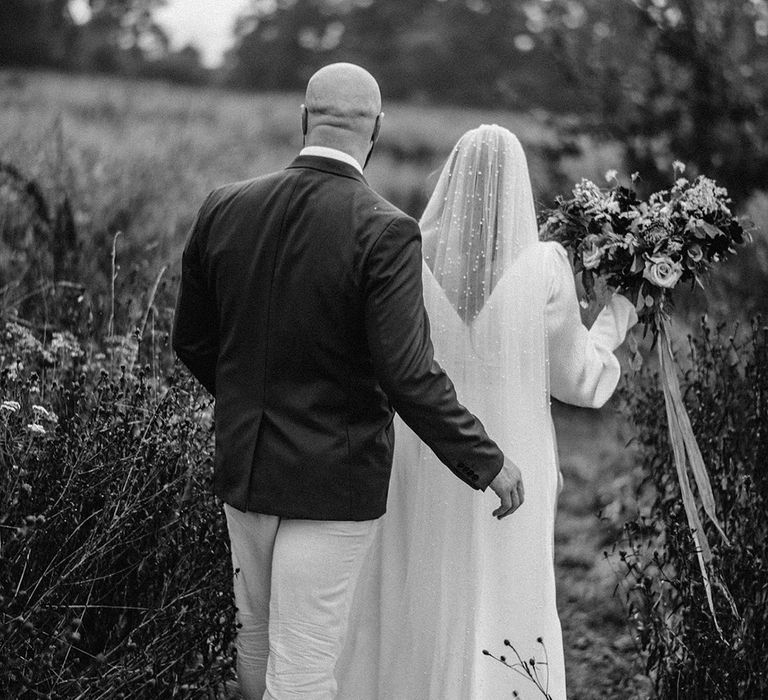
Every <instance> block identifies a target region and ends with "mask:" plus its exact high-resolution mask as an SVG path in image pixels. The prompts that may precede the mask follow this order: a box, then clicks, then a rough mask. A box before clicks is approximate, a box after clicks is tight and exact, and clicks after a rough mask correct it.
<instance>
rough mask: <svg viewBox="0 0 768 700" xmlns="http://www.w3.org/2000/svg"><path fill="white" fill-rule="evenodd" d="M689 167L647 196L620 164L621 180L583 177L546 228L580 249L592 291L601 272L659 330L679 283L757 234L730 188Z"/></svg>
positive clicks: (576, 253) (694, 279) (692, 280)
mask: <svg viewBox="0 0 768 700" xmlns="http://www.w3.org/2000/svg"><path fill="white" fill-rule="evenodd" d="M684 170H685V166H684V165H683V164H682V163H679V162H676V163H675V175H676V176H679V177H677V179H676V181H675V183H674V185H673V187H672V188H671V189H670V190H664V191H661V192H656V193H654V194H652V195H651V196H650V197H649V198H648V199H647V200H641V199H639V198H638V196H637V194H636V192H635V190H634V189H632V187H631V186H630V187H624V186H621V185H620V184H619V183H618V181H617V179H616V173H615V171H609V172H608V173H607V174H606V178H607V179H608V180H609V182H610V181H613V183H614V185H613V186H612V187H609V188H600V187H598V186H597V185H596V184H595V183H593V182H591V181H590V180H582V181H581V182H580V183H579V184H577V185H576V187H575V188H574V190H573V196H572V197H571V198H569V199H566V198H563V197H559V198H558V199H557V206H556V207H555V208H554V209H553V210H551V211H550V212H548V214H547V217H546V219H545V221H544V224H543V227H542V238H544V239H545V240H555V241H558V242H559V243H561V244H562V245H563V246H564V247H565V248H566V249H567V250H568V251H569V252H571V253H572V255H573V260H574V270H575V271H576V273H577V274H580V275H581V280H582V283H583V285H584V289H585V292H586V294H587V296H588V297H591V296H592V293H593V289H594V281H595V279H596V278H601V279H602V280H603V281H604V282H605V283H606V284H607V285H608V286H609V287H611V288H613V289H616V290H618V291H620V292H622V293H623V294H625V295H626V296H627V297H628V298H629V299H631V300H632V302H633V303H634V304H635V308H636V309H637V312H638V316H639V317H640V319H641V321H643V322H644V323H645V325H646V328H648V327H650V328H651V330H652V331H653V333H654V336H656V335H658V333H659V330H660V328H661V324H662V321H663V319H665V318H667V317H668V315H669V310H670V309H671V307H672V302H673V294H674V290H675V289H676V288H677V287H678V286H679V285H681V284H685V283H689V284H691V285H693V284H700V285H702V277H703V276H704V275H705V273H706V272H707V271H708V270H709V269H710V268H711V267H712V265H713V264H714V263H718V262H721V261H722V260H725V259H726V258H727V257H728V256H729V255H731V254H733V253H735V252H736V246H738V245H740V244H742V243H744V242H745V241H746V240H747V239H748V237H749V234H748V233H747V231H746V230H745V225H744V223H742V221H741V220H740V219H739V218H737V217H736V216H734V215H733V214H732V213H731V209H730V206H731V201H730V199H729V198H728V192H727V191H726V190H725V188H723V187H718V186H717V184H716V183H715V182H714V181H713V180H711V179H709V178H707V177H704V176H699V177H697V178H696V179H695V180H693V181H689V180H687V179H686V178H684V177H682V173H683V171H684ZM636 177H637V176H636V175H635V176H633V177H632V184H634V182H635V180H636ZM702 286H703V285H702Z"/></svg>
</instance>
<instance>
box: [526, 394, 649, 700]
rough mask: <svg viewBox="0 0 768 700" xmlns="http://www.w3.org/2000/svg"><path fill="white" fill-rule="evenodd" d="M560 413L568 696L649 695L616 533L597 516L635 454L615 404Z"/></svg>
mask: <svg viewBox="0 0 768 700" xmlns="http://www.w3.org/2000/svg"><path fill="white" fill-rule="evenodd" d="M554 415H555V424H556V427H557V434H558V445H559V452H560V463H561V469H562V471H563V477H564V487H563V492H562V493H561V495H560V502H559V508H558V517H557V523H556V528H555V549H556V555H555V558H556V567H557V569H556V570H557V585H558V608H559V610H560V619H561V621H562V626H563V641H564V645H565V660H566V672H567V683H568V699H569V700H598V699H600V700H605V699H607V698H616V699H617V700H618V699H619V698H620V699H621V700H640V699H641V698H643V699H644V698H648V697H649V696H650V695H651V687H650V685H649V683H648V681H647V679H646V678H645V677H644V676H643V675H642V670H643V669H642V662H641V661H640V657H639V654H638V650H637V648H636V646H635V643H634V641H633V639H632V636H631V633H630V628H629V627H628V625H627V623H626V621H625V620H626V616H625V609H624V606H623V603H622V600H621V598H620V595H621V594H620V592H616V586H617V583H618V582H619V580H620V577H619V575H618V573H617V562H616V559H617V558H615V557H614V558H612V559H611V560H606V558H605V556H604V554H603V552H605V551H606V550H608V551H610V550H611V547H612V545H613V542H614V541H615V539H616V531H615V529H614V528H613V527H611V526H610V525H608V524H607V523H605V522H601V520H600V518H599V517H598V514H599V513H600V511H601V510H603V509H605V508H610V507H611V503H612V502H613V501H614V500H615V496H616V493H617V491H618V489H619V488H620V484H621V481H622V476H623V475H624V474H626V473H627V472H628V471H629V470H630V469H631V466H632V465H631V456H630V455H629V453H628V452H627V451H626V450H625V449H624V439H622V437H621V436H620V434H619V432H620V431H619V430H618V429H617V426H616V421H615V412H614V411H613V410H612V409H610V408H608V409H604V410H603V411H601V412H597V411H589V410H582V409H573V408H570V407H566V406H562V405H557V406H555V407H554ZM531 697H535V696H531ZM525 700H528V696H527V695H526V696H525ZM555 700H556V699H555Z"/></svg>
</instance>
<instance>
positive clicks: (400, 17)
mask: <svg viewBox="0 0 768 700" xmlns="http://www.w3.org/2000/svg"><path fill="white" fill-rule="evenodd" d="M163 2H164V0H90V19H89V20H88V21H87V22H86V23H81V24H78V23H76V22H75V21H74V18H73V17H72V15H71V12H70V4H69V1H68V0H3V2H2V3H0V65H44V66H54V67H60V68H67V69H75V70H94V71H106V72H115V73H124V74H129V75H140V76H150V77H161V78H166V79H171V80H179V81H185V82H197V83H206V82H215V83H218V84H221V85H226V86H230V87H233V88H238V89H252V90H299V89H301V88H302V87H303V86H304V85H305V83H306V80H307V78H308V77H309V76H310V75H311V74H312V73H313V72H314V71H315V70H316V69H317V68H318V67H319V66H321V65H324V64H326V63H329V62H332V61H337V60H347V61H353V62H357V63H360V64H362V65H364V66H366V67H368V68H369V69H370V70H371V72H373V73H374V74H375V75H376V76H377V78H379V80H380V82H381V85H382V90H383V92H384V94H385V95H386V96H387V97H388V98H398V99H407V100H412V101H424V102H432V103H435V102H436V103H444V104H457V105H474V106H482V107H489V106H490V107H498V108H499V109H513V110H532V109H540V110H543V111H542V114H543V113H547V114H554V115H557V116H558V117H559V118H560V124H561V125H562V124H565V125H566V126H567V124H568V123H570V122H569V118H570V117H571V116H573V115H575V116H576V117H578V119H576V120H574V122H573V123H574V126H575V128H576V129H578V130H580V131H583V130H584V129H589V130H592V131H595V132H598V133H600V134H601V135H604V136H606V137H608V138H614V139H618V140H621V142H622V143H624V144H625V145H626V148H627V158H628V166H629V167H631V168H633V169H637V170H639V171H641V172H642V173H643V176H644V177H645V178H646V181H647V183H648V186H657V184H658V183H660V182H662V181H663V182H666V181H668V179H669V166H670V163H671V160H673V159H680V160H683V161H685V162H687V163H689V165H690V166H691V171H692V172H694V173H695V172H697V171H700V172H707V173H708V174H709V175H712V176H714V177H716V178H718V179H720V180H722V181H723V182H724V183H726V184H727V185H728V187H729V189H730V190H731V191H732V192H733V194H734V196H735V197H736V198H737V199H741V198H744V197H746V196H747V195H748V194H749V193H750V192H752V191H753V190H754V189H756V188H759V187H762V188H765V187H766V183H767V182H768V119H766V108H768V1H767V0H727V1H726V0H616V1H615V2H611V3H606V2H604V1H603V0H252V3H251V6H250V8H249V10H248V11H247V12H245V13H244V14H243V15H242V16H241V17H240V18H239V20H238V21H237V23H236V27H235V29H234V37H233V38H234V47H233V49H232V50H231V51H230V53H229V54H228V56H227V59H226V61H225V64H224V66H223V67H222V68H221V69H218V70H215V71H210V70H206V69H205V68H203V67H202V66H201V65H200V60H199V54H198V53H197V51H196V50H195V49H194V48H193V47H186V48H185V49H183V50H182V51H176V52H173V51H171V49H170V48H169V47H170V44H169V41H168V38H167V36H166V35H165V33H164V32H163V31H162V29H161V28H160V27H158V26H157V24H156V23H155V22H154V21H153V12H154V10H155V9H156V8H157V7H158V6H160V5H161V4H163Z"/></svg>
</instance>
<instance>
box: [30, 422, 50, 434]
mask: <svg viewBox="0 0 768 700" xmlns="http://www.w3.org/2000/svg"><path fill="white" fill-rule="evenodd" d="M27 430H29V432H30V433H33V434H34V435H45V434H46V432H47V431H46V430H45V428H44V427H43V426H42V425H40V423H28V424H27Z"/></svg>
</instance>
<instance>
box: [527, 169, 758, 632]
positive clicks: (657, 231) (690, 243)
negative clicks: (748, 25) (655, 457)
mask: <svg viewBox="0 0 768 700" xmlns="http://www.w3.org/2000/svg"><path fill="white" fill-rule="evenodd" d="M684 171H685V166H684V165H683V164H682V163H680V162H676V163H675V164H674V173H675V177H676V180H675V183H674V185H673V186H672V188H671V189H669V190H664V191H660V192H655V193H654V194H652V195H651V196H650V197H648V199H647V200H642V199H640V198H638V196H637V194H636V192H635V191H634V189H633V188H632V187H631V186H630V187H623V186H621V185H620V184H619V182H618V180H617V178H616V172H615V171H609V172H608V173H606V179H607V180H608V182H609V183H610V182H613V183H614V184H613V185H612V186H611V187H608V188H600V187H598V186H597V185H596V184H595V183H593V182H591V181H590V180H582V181H581V182H580V183H579V184H577V185H576V187H575V188H574V190H573V196H572V197H571V198H570V199H566V198H562V197H560V198H558V199H557V201H556V207H555V208H554V209H553V210H551V211H550V212H548V213H547V215H546V219H545V221H544V223H543V226H542V232H541V233H542V236H541V237H542V238H543V239H545V240H554V241H558V242H559V243H561V244H562V245H563V246H564V247H565V248H566V249H567V250H568V251H569V252H570V253H571V254H572V256H573V260H574V270H575V272H576V274H579V275H581V280H582V283H583V286H584V290H585V292H586V294H587V297H588V298H594V286H595V280H597V279H599V280H601V281H602V282H603V283H605V285H607V286H608V287H609V288H613V289H615V290H617V291H620V292H621V293H623V294H624V295H625V296H627V297H628V298H629V299H630V300H631V301H632V302H633V303H634V304H635V308H636V309H637V312H638V317H639V318H640V320H641V321H642V322H644V323H645V327H646V330H648V329H649V328H650V330H651V331H652V332H653V339H654V344H656V345H657V348H658V352H659V360H660V366H661V374H660V379H661V383H662V388H663V390H664V403H665V407H666V413H667V422H668V426H669V435H670V443H671V445H672V453H673V456H674V462H675V469H676V472H677V477H678V481H679V484H680V495H681V499H682V501H683V506H684V508H685V512H686V516H687V518H688V524H689V526H690V528H691V537H692V538H693V541H694V544H695V547H696V556H697V558H698V562H699V567H700V570H701V574H702V579H703V581H704V589H705V591H706V595H707V600H708V603H709V607H710V610H711V611H712V618H713V621H714V624H715V627H716V628H717V629H718V631H719V629H720V628H719V625H718V623H717V616H716V615H715V606H714V602H713V599H712V579H714V581H715V583H716V584H718V588H719V589H720V590H721V591H722V592H723V594H724V595H725V597H726V598H727V600H728V602H729V603H730V604H731V607H732V608H733V609H734V612H735V613H736V614H737V615H738V613H737V612H736V611H735V606H734V605H733V599H732V598H731V596H730V593H728V589H727V587H726V586H725V584H724V582H723V581H721V580H719V576H718V575H717V574H716V573H715V572H714V571H712V570H711V566H710V565H711V562H712V551H711V549H710V546H709V541H708V539H707V537H706V534H705V533H704V532H703V528H702V525H701V521H700V519H699V512H698V505H697V502H696V498H695V496H694V492H693V489H692V487H691V484H690V481H689V478H688V468H689V467H690V470H691V471H692V472H693V475H694V478H695V480H696V485H697V487H698V496H699V498H700V500H701V507H702V508H703V509H704V511H705V512H706V514H707V516H708V517H709V519H710V521H711V522H712V523H713V524H714V526H715V527H716V529H717V531H718V533H719V534H720V536H721V537H722V539H723V541H724V542H725V543H726V544H727V543H728V538H727V536H726V534H725V532H724V530H723V528H722V526H721V525H720V522H719V521H718V518H717V513H716V504H715V500H714V496H713V493H712V487H711V485H710V482H709V475H708V474H707V470H706V467H705V465H704V460H703V458H702V456H701V451H700V449H699V445H698V443H697V441H696V437H695V435H694V433H693V428H692V427H691V421H690V418H689V416H688V412H687V411H686V408H685V404H684V403H683V399H682V395H681V392H680V384H679V381H678V378H677V369H676V367H675V364H674V356H673V354H672V345H671V342H670V336H671V333H670V322H671V319H670V315H669V312H670V310H671V308H672V302H673V294H674V292H675V289H677V288H678V287H679V285H681V284H686V283H688V284H691V285H695V284H699V285H701V286H702V287H703V283H702V278H703V276H704V275H705V273H706V272H708V271H709V270H710V269H711V268H712V266H713V265H714V264H716V263H719V262H721V261H723V260H725V259H726V258H727V257H728V256H729V255H732V254H733V253H735V252H736V246H738V245H740V244H742V243H744V242H745V241H746V240H747V239H748V238H749V233H748V232H747V231H746V230H745V223H743V222H742V221H741V220H739V219H738V218H737V217H736V216H734V215H733V214H732V212H731V208H730V207H731V201H730V199H729V198H728V192H727V191H726V190H725V189H724V188H723V187H718V186H717V184H716V183H715V182H714V181H713V180H711V179H710V178H707V177H704V176H699V177H697V178H696V179H695V180H693V181H689V180H687V179H686V178H684V177H682V175H683V173H684ZM636 179H637V176H636V175H633V176H632V184H633V185H634V183H635V181H636ZM656 341H659V342H658V343H657V342H656Z"/></svg>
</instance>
